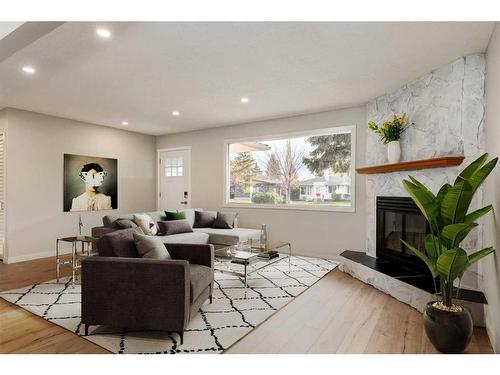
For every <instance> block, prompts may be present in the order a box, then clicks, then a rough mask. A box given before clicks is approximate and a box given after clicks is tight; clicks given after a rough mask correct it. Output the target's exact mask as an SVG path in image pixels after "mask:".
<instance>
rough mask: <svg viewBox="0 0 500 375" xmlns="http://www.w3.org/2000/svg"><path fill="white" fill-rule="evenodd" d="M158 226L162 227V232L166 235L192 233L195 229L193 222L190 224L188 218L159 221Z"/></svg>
mask: <svg viewBox="0 0 500 375" xmlns="http://www.w3.org/2000/svg"><path fill="white" fill-rule="evenodd" d="M158 228H160V233H161V234H163V235H164V236H170V235H171V234H179V233H190V232H192V231H193V228H191V224H189V221H187V220H169V221H159V222H158Z"/></svg>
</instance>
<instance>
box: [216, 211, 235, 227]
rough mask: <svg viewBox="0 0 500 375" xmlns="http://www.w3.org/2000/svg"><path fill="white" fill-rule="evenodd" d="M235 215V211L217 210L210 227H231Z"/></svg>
mask: <svg viewBox="0 0 500 375" xmlns="http://www.w3.org/2000/svg"><path fill="white" fill-rule="evenodd" d="M236 216H238V213H237V212H217V217H216V218H215V222H214V224H213V225H212V228H220V229H233V228H234V219H236Z"/></svg>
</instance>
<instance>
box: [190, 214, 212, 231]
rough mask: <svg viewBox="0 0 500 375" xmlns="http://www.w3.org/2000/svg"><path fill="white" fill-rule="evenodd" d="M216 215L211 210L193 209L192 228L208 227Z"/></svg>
mask: <svg viewBox="0 0 500 375" xmlns="http://www.w3.org/2000/svg"><path fill="white" fill-rule="evenodd" d="M216 216H217V213H214V212H213V211H195V212H194V225H193V228H210V227H211V226H212V225H213V224H214V221H215V217H216Z"/></svg>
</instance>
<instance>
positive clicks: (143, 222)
mask: <svg viewBox="0 0 500 375" xmlns="http://www.w3.org/2000/svg"><path fill="white" fill-rule="evenodd" d="M134 223H136V224H137V225H138V226H139V228H141V229H142V231H143V232H144V234H147V235H149V236H156V234H157V233H158V226H157V225H156V223H155V222H154V221H153V219H151V216H149V215H148V214H134Z"/></svg>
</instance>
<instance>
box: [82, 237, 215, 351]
mask: <svg viewBox="0 0 500 375" xmlns="http://www.w3.org/2000/svg"><path fill="white" fill-rule="evenodd" d="M132 233H133V230H131V229H124V230H120V231H116V232H113V233H110V234H107V235H105V236H103V238H102V239H100V240H99V241H98V242H97V249H98V251H99V254H102V255H105V256H93V257H88V258H85V259H84V260H83V261H82V276H81V281H82V323H83V324H84V327H85V334H86V335H87V334H88V328H89V326H90V325H108V326H112V327H121V328H130V329H144V330H163V331H169V332H178V333H179V335H180V338H181V344H182V342H183V334H184V330H185V329H186V327H187V325H188V323H189V321H190V319H191V318H192V317H193V316H194V315H196V314H197V312H198V310H199V308H200V307H201V306H202V305H203V303H204V302H205V301H206V300H207V299H210V303H212V291H213V273H214V267H213V265H214V248H213V246H212V245H200V244H168V245H167V250H168V252H169V253H170V256H171V257H172V259H169V260H155V259H145V258H138V257H134V254H133V253H132V254H131V252H132V245H133V235H132ZM130 241H132V243H131V242H130ZM124 250H125V252H126V253H127V254H126V255H128V256H125V257H124V256H123V254H122V253H123V252H124ZM110 255H111V256H110ZM119 255H122V256H119Z"/></svg>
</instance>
